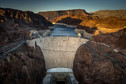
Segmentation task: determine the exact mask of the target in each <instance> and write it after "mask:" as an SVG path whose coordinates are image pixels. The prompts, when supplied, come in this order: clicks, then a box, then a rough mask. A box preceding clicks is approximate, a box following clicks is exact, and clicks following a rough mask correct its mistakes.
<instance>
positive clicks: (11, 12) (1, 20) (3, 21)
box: [0, 8, 52, 46]
mask: <svg viewBox="0 0 126 84" xmlns="http://www.w3.org/2000/svg"><path fill="white" fill-rule="evenodd" d="M51 25H52V23H51V22H49V21H47V20H46V19H45V18H44V17H43V16H41V15H39V14H35V13H33V12H30V11H20V10H15V9H7V8H0V30H1V31H0V39H1V40H0V46H4V45H6V44H8V43H10V42H13V41H20V40H25V39H28V38H29V36H30V30H47V29H48V26H51Z"/></svg>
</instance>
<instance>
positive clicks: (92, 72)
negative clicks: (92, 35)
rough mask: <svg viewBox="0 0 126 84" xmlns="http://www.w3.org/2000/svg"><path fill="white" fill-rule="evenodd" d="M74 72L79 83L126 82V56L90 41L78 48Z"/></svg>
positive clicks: (118, 83)
mask: <svg viewBox="0 0 126 84" xmlns="http://www.w3.org/2000/svg"><path fill="white" fill-rule="evenodd" d="M73 72H74V75H75V77H76V79H77V80H78V81H79V84H125V82H126V56H125V55H122V54H119V53H117V52H115V51H114V50H113V49H112V48H110V47H108V46H106V45H103V44H101V43H96V42H93V41H89V42H87V43H86V44H83V45H82V46H80V47H79V48H78V50H77V52H76V55H75V59H74V65H73Z"/></svg>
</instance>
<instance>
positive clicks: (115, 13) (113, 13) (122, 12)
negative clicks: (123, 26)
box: [92, 10, 126, 19]
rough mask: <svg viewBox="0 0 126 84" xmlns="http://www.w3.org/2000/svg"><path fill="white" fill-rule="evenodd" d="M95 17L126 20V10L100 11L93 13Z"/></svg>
mask: <svg viewBox="0 0 126 84" xmlns="http://www.w3.org/2000/svg"><path fill="white" fill-rule="evenodd" d="M92 14H93V15H97V16H99V17H101V18H106V17H110V16H114V17H118V18H122V19H126V10H99V11H96V12H92Z"/></svg>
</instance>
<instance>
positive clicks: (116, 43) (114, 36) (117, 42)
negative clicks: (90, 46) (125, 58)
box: [92, 29, 126, 54]
mask: <svg viewBox="0 0 126 84" xmlns="http://www.w3.org/2000/svg"><path fill="white" fill-rule="evenodd" d="M92 40H93V41H95V42H102V43H105V44H107V45H109V46H111V47H113V48H116V49H118V51H119V52H122V53H125V54H126V29H122V30H120V31H118V32H115V33H109V34H99V35H97V36H94V37H92Z"/></svg>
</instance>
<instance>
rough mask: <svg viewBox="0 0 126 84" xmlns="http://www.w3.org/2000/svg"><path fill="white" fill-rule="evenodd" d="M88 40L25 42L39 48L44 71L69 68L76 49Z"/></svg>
mask: <svg viewBox="0 0 126 84" xmlns="http://www.w3.org/2000/svg"><path fill="white" fill-rule="evenodd" d="M87 41H88V39H84V38H78V37H62V36H57V37H43V38H37V39H33V40H27V44H28V45H29V46H35V42H36V43H37V45H38V46H39V47H40V48H41V50H42V52H43V55H44V59H45V64H46V69H51V68H61V67H62V68H71V69H72V67H73V61H74V57H75V53H76V51H77V48H78V47H79V46H80V45H82V44H84V43H86V42H87Z"/></svg>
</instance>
